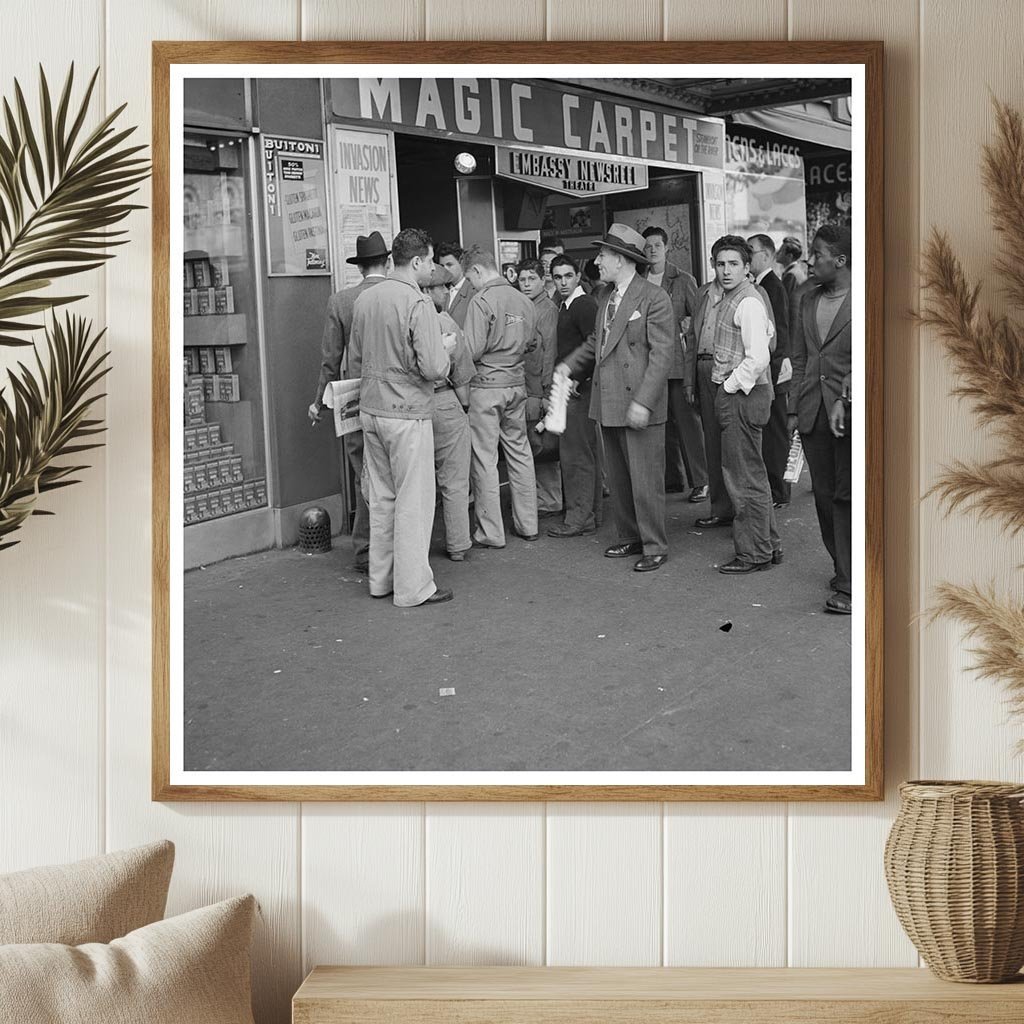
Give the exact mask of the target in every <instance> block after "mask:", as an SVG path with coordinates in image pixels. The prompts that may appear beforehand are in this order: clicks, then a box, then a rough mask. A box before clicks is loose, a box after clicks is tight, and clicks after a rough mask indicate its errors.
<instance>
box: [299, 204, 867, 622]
mask: <svg viewBox="0 0 1024 1024" xmlns="http://www.w3.org/2000/svg"><path fill="white" fill-rule="evenodd" d="M668 241H669V239H668V235H667V233H666V231H665V230H663V229H662V228H660V227H653V226H652V227H648V228H647V229H646V230H645V231H644V232H643V234H642V235H641V234H640V233H638V232H637V231H635V230H634V229H633V228H631V227H629V226H628V225H625V224H618V223H616V224H612V225H611V227H610V228H609V229H608V231H607V233H606V234H605V236H604V237H603V238H602V239H601V240H600V242H595V243H593V244H594V245H595V246H596V247H597V248H598V250H599V251H598V253H597V255H596V257H595V259H594V260H593V261H589V262H588V265H586V266H584V267H581V266H580V264H579V263H578V262H577V261H576V260H574V259H573V258H572V257H571V256H569V255H566V254H565V252H564V250H563V248H562V246H561V245H560V244H559V243H558V242H557V240H555V242H554V243H552V244H550V245H549V246H548V247H547V248H546V249H545V250H544V251H542V253H541V257H542V258H541V259H540V260H535V259H527V260H524V261H522V262H521V263H520V264H518V266H516V267H514V268H513V269H514V271H515V273H514V279H513V275H512V274H510V273H509V267H508V266H507V265H506V266H504V267H502V268H499V265H498V263H497V262H496V260H495V256H494V253H492V252H489V251H487V250H486V249H484V248H481V247H479V246H472V247H470V248H468V249H466V250H463V249H461V248H460V247H459V246H458V245H455V244H449V243H445V244H440V245H438V246H437V247H436V249H435V247H434V244H433V241H432V239H431V238H430V237H429V236H428V235H427V234H426V233H425V232H423V231H421V230H419V229H417V228H406V229H405V230H403V231H401V232H399V234H398V235H397V236H396V237H395V239H394V241H393V243H392V246H391V248H390V249H389V248H388V246H387V244H386V242H385V240H384V239H383V238H382V237H381V235H380V234H379V233H377V232H374V233H373V234H371V235H369V236H367V237H362V236H361V237H360V238H359V239H358V240H357V245H356V252H355V254H354V255H353V256H351V257H350V258H349V259H348V262H349V263H351V264H355V265H356V266H357V267H358V268H359V269H360V271H361V273H362V275H363V280H362V281H361V283H359V284H358V285H355V286H353V287H351V288H346V289H344V290H342V291H340V292H338V293H337V294H335V295H333V296H332V297H331V300H330V303H329V306H328V316H327V324H326V328H325V332H324V339H323V358H322V365H321V371H320V377H319V381H318V384H317V391H316V397H315V399H314V401H313V404H312V405H311V406H310V407H309V416H310V419H311V421H312V422H314V423H316V422H319V421H320V419H321V418H322V416H323V405H322V399H323V394H324V390H325V388H326V386H327V384H328V383H329V382H330V381H331V380H335V379H338V378H339V377H346V378H350V379H355V378H359V379H360V381H361V384H360V422H361V426H362V430H361V431H357V432H355V433H352V434H347V435H345V438H344V444H345V450H346V454H347V457H348V459H349V461H350V462H351V465H352V467H353V471H354V473H355V475H356V477H357V479H360V480H361V482H362V485H361V487H360V488H359V491H360V493H359V494H358V495H357V499H356V516H355V521H354V524H353V531H352V532H353V545H354V552H355V558H356V568H357V569H359V570H361V571H365V572H367V573H368V576H369V589H370V594H371V596H373V597H376V598H384V597H389V596H391V597H392V598H393V601H394V604H395V605H397V606H399V607H416V606H420V605H429V604H435V603H439V602H443V601H448V600H450V599H451V598H452V596H453V595H452V591H451V590H449V589H443V588H438V586H437V584H436V583H435V581H434V576H433V572H432V570H431V567H430V563H429V557H428V556H429V546H430V538H431V534H432V530H433V522H434V516H435V504H436V499H437V494H438V492H440V498H441V507H442V517H443V522H444V533H445V543H446V548H447V552H448V557H449V558H450V559H452V560H453V561H456V562H461V561H464V560H465V558H466V554H467V552H468V551H469V550H470V548H490V549H499V548H503V547H505V545H506V528H505V523H504V521H503V518H502V510H501V501H500V490H499V474H498V454H499V450H500V451H501V453H502V454H503V456H504V462H505V467H506V472H507V477H508V486H509V494H510V498H511V512H512V522H511V526H510V532H511V533H512V534H513V535H514V536H515V537H518V538H521V539H522V540H524V541H535V540H537V538H538V536H539V533H540V526H539V520H540V519H541V518H544V517H551V519H552V522H551V525H550V526H549V527H548V528H547V530H546V534H547V535H548V536H549V537H554V538H572V537H579V536H584V535H586V534H590V533H593V532H594V531H596V530H597V529H598V528H599V527H600V525H601V522H602V514H603V505H604V501H603V498H604V495H605V493H608V494H609V496H610V499H611V507H612V510H613V515H614V520H615V528H616V535H617V539H616V542H615V543H614V544H612V545H611V546H609V547H607V548H606V549H605V551H604V554H605V556H606V557H608V558H633V559H635V561H634V563H633V569H634V570H635V571H636V572H642V573H643V572H652V571H655V570H657V569H659V568H661V566H662V565H664V564H665V562H666V560H667V559H668V539H667V535H666V524H665V492H666V488H668V489H670V490H684V489H685V486H689V488H690V492H689V499H690V500H691V501H693V502H695V503H699V502H703V501H708V500H709V501H710V510H709V514H707V515H703V516H700V517H699V518H697V519H696V525H697V526H698V527H700V528H702V529H715V528H728V529H731V531H732V537H733V543H734V548H735V557H733V558H732V559H731V560H730V561H728V562H726V563H724V564H723V565H720V566H719V567H718V571H719V572H721V573H724V574H727V575H743V574H747V573H752V572H760V571H764V570H767V569H771V568H772V567H773V566H777V565H779V564H781V563H782V561H783V551H782V545H781V541H780V538H779V532H778V529H777V526H776V519H775V515H776V511H777V510H778V509H780V508H783V507H785V505H787V504H788V503H789V500H790V484H789V483H788V482H787V481H786V479H785V475H786V465H787V460H788V458H789V455H790V448H791V440H792V438H793V435H794V432H798V433H799V436H800V439H801V441H802V445H803V451H804V454H805V456H806V459H807V463H808V466H809V469H810V475H811V483H812V486H813V490H814V501H815V507H816V511H817V516H818V522H819V526H820V529H821V536H822V540H823V542H824V545H825V547H826V549H827V551H828V553H829V555H830V556H831V558H832V561H833V566H834V570H835V574H834V576H833V577H832V579H831V581H830V582H829V596H828V598H827V599H826V601H825V608H826V610H827V611H830V612H834V613H837V614H850V612H851V600H852V598H851V591H852V588H851V575H852V565H851V529H852V522H851V498H852V492H851V486H852V481H851V441H850V409H851V394H850V376H851V366H852V330H851V302H850V286H851V257H852V253H851V236H850V231H849V229H847V228H844V227H838V226H833V225H824V226H822V227H821V228H820V229H819V230H818V231H817V233H816V234H815V236H814V239H813V243H812V246H811V250H810V253H809V257H808V260H807V267H808V270H809V274H808V275H806V279H802V278H803V277H804V276H805V275H804V274H803V273H802V266H803V264H802V261H801V256H802V255H803V253H802V247H801V246H800V243H799V241H798V240H796V239H788V238H787V239H786V240H785V242H784V243H783V245H782V246H781V247H780V251H779V252H776V247H775V244H774V242H773V240H772V239H771V237H770V236H768V235H766V234H758V235H753V236H752V237H751V238H749V239H745V238H743V237H740V236H737V235H725V236H723V237H722V238H719V239H718V240H717V241H716V242H715V243H714V246H713V247H712V256H711V263H712V269H713V272H714V273H713V277H712V279H711V280H710V281H709V282H708V283H707V284H705V285H703V286H701V287H699V288H698V286H697V283H696V280H695V279H694V277H693V276H692V275H691V274H689V273H687V272H686V271H684V270H682V269H680V268H679V267H677V266H675V265H674V264H673V263H672V262H671V261H669V260H668V259H667V248H668ZM389 261H390V265H391V269H390V272H389V271H388V266H389ZM776 267H779V268H780V270H781V277H780V275H779V274H778V273H777V272H776V269H775V268H776ZM556 375H564V376H566V377H568V378H570V379H571V381H572V387H571V397H570V399H569V401H568V405H567V408H566V416H565V429H564V432H563V433H562V434H561V435H560V436H556V435H553V434H552V433H551V432H550V431H547V432H545V431H543V421H544V418H545V413H546V410H547V407H548V402H549V398H550V393H551V388H552V385H553V382H554V381H555V378H556ZM538 428H540V429H538ZM684 481H685V484H684ZM471 505H472V510H473V515H472V521H471V518H470V506H471ZM559 515H561V517H562V519H561V521H560V522H559V521H554V520H555V518H556V517H557V516H559Z"/></svg>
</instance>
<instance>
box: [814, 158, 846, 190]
mask: <svg viewBox="0 0 1024 1024" xmlns="http://www.w3.org/2000/svg"><path fill="white" fill-rule="evenodd" d="M807 184H808V185H810V186H811V187H814V186H816V185H817V186H821V185H849V184H850V165H849V164H848V163H845V162H844V163H833V164H811V165H810V166H809V167H808V168H807Z"/></svg>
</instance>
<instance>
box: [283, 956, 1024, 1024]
mask: <svg viewBox="0 0 1024 1024" xmlns="http://www.w3.org/2000/svg"><path fill="white" fill-rule="evenodd" d="M292 1005H293V1018H292V1019H293V1021H294V1022H295V1024H342V1022H344V1024H355V1022H356V1021H359V1022H362V1024H376V1022H383V1021H389V1022H394V1024H442V1022H444V1024H475V1022H480V1024H483V1022H487V1024H505V1022H509V1024H511V1022H513V1021H514V1022H516V1024H548V1022H552V1024H553V1022H556V1021H572V1022H574V1024H580V1022H592V1024H605V1022H608V1024H641V1022H643V1024H660V1022H666V1024H667V1022H669V1021H671V1022H673V1024H688V1022H694V1024H732V1022H736V1024H770V1022H780V1024H781V1022H783V1021H785V1022H786V1024H797V1022H799V1024H815V1022H819V1021H820V1022H822V1024H846V1022H847V1021H851V1022H852V1021H858V1022H859V1021H864V1022H868V1021H870V1022H871V1024H902V1022H910V1021H913V1022H915V1024H918V1022H920V1024H925V1022H929V1024H930V1022H931V1021H933V1020H934V1021H936V1022H937V1021H939V1020H941V1021H942V1024H960V1022H963V1024H968V1022H969V1024H988V1022H998V1024H1004V1022H1006V1024H1009V1022H1011V1021H1012V1022H1014V1024H1021V1022H1022V1021H1024V976H1022V980H1021V982H1015V983H1011V984H1004V985H965V984H955V983H952V982H945V981H940V980H939V979H938V978H936V977H935V976H934V975H933V974H931V972H930V971H926V970H917V969H913V968H911V969H901V970H897V969H820V968H681V967H680V968H676V967H662V968H632V967H317V968H315V969H314V970H313V972H312V973H311V974H310V975H309V977H308V978H306V980H305V982H303V984H302V987H301V988H300V989H299V991H298V992H297V993H296V994H295V998H294V1000H293V1004H292Z"/></svg>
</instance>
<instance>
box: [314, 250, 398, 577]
mask: <svg viewBox="0 0 1024 1024" xmlns="http://www.w3.org/2000/svg"><path fill="white" fill-rule="evenodd" d="M390 253H391V250H390V249H389V248H388V247H387V245H386V244H385V242H384V239H383V237H382V236H381V233H380V232H379V231H374V232H373V233H372V234H370V235H360V236H359V237H358V238H357V239H356V254H355V256H350V257H349V258H348V259H347V260H345V262H346V263H352V264H354V265H355V266H357V267H358V268H359V272H360V273H361V274H362V275H363V279H362V281H360V282H359V284H355V285H352V286H351V287H349V288H343V289H342V290H341V291H340V292H335V293H334V294H333V295H332V296H331V297H330V299H328V301H327V323H326V324H325V325H324V337H323V341H322V343H321V349H322V354H321V365H320V377H319V379H318V380H317V382H316V397H315V398H314V399H313V404H312V405H311V406H310V407H309V421H310V423H312V424H313V425H314V426H315V425H316V424H317V423H319V422H320V420H321V419H323V415H324V406H323V399H324V390H325V389H326V388H327V385H328V383H329V382H330V381H332V380H344V379H346V378H347V376H348V374H347V369H348V365H347V362H348V361H347V360H346V359H345V356H346V353H347V350H348V345H349V342H350V341H351V339H352V307H353V306H354V305H355V301H356V296H358V295H360V294H361V293H362V292H364V291H365V290H366V289H367V288H372V287H373V286H374V285H376V284H380V283H381V281H383V280H385V277H386V274H387V269H388V256H389V255H390ZM342 442H343V446H344V449H345V456H346V458H347V459H348V462H349V465H350V466H351V467H352V473H353V475H354V476H355V481H356V487H355V491H356V516H355V519H354V520H353V522H352V553H353V555H354V556H355V569H356V571H357V572H363V573H365V572H368V571H369V558H370V512H369V509H368V508H367V507H366V500H365V499H364V498H363V491H362V488H361V487H360V485H359V481H360V478H361V477H362V473H363V432H362V431H361V430H356V431H354V432H353V433H351V434H346V435H345V436H344V438H342Z"/></svg>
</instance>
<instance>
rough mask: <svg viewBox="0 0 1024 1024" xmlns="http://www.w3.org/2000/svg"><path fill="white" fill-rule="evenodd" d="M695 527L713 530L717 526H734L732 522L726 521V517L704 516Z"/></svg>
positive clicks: (696, 522) (697, 521) (695, 523)
mask: <svg viewBox="0 0 1024 1024" xmlns="http://www.w3.org/2000/svg"><path fill="white" fill-rule="evenodd" d="M693 525H694V526H699V527H700V528H701V529H703V530H712V529H714V528H715V527H716V526H732V520H731V519H726V518H725V516H702V517H701V518H700V519H698V520H696V521H695V522H694V524H693Z"/></svg>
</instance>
